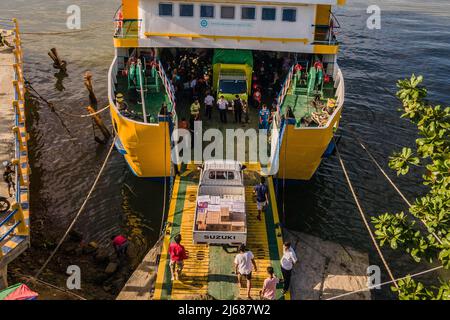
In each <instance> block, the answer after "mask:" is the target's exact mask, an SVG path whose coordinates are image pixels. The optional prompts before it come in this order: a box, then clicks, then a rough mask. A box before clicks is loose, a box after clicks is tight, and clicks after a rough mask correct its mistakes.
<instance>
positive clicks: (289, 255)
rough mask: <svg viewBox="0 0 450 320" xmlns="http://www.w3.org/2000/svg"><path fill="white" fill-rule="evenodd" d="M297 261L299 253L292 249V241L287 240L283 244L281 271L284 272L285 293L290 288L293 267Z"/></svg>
mask: <svg viewBox="0 0 450 320" xmlns="http://www.w3.org/2000/svg"><path fill="white" fill-rule="evenodd" d="M297 261H298V259H297V255H296V254H295V251H294V249H292V247H291V243H290V242H285V243H284V245H283V257H282V258H281V273H282V274H283V279H284V284H283V294H286V293H287V292H288V290H289V284H290V283H291V273H292V268H293V267H294V264H296V263H297Z"/></svg>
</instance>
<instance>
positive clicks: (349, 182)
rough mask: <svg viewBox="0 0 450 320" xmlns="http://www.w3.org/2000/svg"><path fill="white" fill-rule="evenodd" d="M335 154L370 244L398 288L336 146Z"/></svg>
mask: <svg viewBox="0 0 450 320" xmlns="http://www.w3.org/2000/svg"><path fill="white" fill-rule="evenodd" d="M336 154H337V156H338V159H339V163H340V164H341V167H342V171H343V172H344V176H345V179H346V180H347V184H348V186H349V188H350V191H351V193H352V195H353V199H354V200H355V203H356V206H357V207H358V211H359V213H360V215H361V218H362V220H363V222H364V225H365V226H366V228H367V231H368V232H369V235H370V238H371V239H372V242H373V244H374V246H375V248H376V250H377V252H378V255H379V256H380V258H381V260H382V262H383V264H384V266H385V268H386V270H387V272H388V274H389V277H390V278H391V280H392V281H393V283H394V285H395V287H396V288H398V285H397V282H396V281H395V278H394V276H393V274H392V271H391V269H390V268H389V265H388V264H387V262H386V260H385V258H384V256H383V253H382V252H381V250H380V247H379V246H378V243H377V241H376V239H375V236H374V235H373V233H372V230H371V229H370V226H369V223H368V222H367V219H366V217H365V215H364V211H363V209H362V208H361V205H360V203H359V200H358V197H357V196H356V193H355V190H354V189H353V185H352V182H351V181H350V178H349V176H348V173H347V169H346V168H345V165H344V162H343V161H342V157H341V154H340V152H339V149H338V147H337V145H336Z"/></svg>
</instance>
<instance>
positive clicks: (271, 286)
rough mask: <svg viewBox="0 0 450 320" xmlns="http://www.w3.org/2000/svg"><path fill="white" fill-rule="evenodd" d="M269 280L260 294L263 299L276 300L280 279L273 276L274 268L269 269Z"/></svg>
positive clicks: (266, 280) (265, 282)
mask: <svg viewBox="0 0 450 320" xmlns="http://www.w3.org/2000/svg"><path fill="white" fill-rule="evenodd" d="M267 274H268V278H266V279H265V280H264V284H263V288H262V290H261V292H260V293H259V296H260V297H261V299H265V300H275V294H276V292H277V284H278V282H279V280H278V278H277V277H275V276H274V275H273V268H272V267H267Z"/></svg>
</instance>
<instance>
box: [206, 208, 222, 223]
mask: <svg viewBox="0 0 450 320" xmlns="http://www.w3.org/2000/svg"><path fill="white" fill-rule="evenodd" d="M206 224H208V225H212V224H220V211H208V213H207V214H206Z"/></svg>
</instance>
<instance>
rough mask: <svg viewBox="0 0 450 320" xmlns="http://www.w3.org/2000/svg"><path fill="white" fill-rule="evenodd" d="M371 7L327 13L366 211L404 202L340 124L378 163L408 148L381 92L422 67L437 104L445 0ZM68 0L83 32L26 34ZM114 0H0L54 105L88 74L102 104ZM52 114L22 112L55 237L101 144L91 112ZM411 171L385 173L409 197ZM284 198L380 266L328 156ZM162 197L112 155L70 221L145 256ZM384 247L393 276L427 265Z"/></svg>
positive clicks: (443, 84) (295, 213)
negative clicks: (64, 72) (60, 66)
mask: <svg viewBox="0 0 450 320" xmlns="http://www.w3.org/2000/svg"><path fill="white" fill-rule="evenodd" d="M371 3H373V4H377V5H379V6H380V7H381V9H382V12H381V14H382V20H381V23H382V28H381V30H369V29H367V28H366V19H367V17H368V16H369V15H368V14H367V13H366V8H367V4H366V2H365V1H362V0H357V1H349V4H348V5H347V6H346V7H345V8H343V9H339V10H338V11H337V14H336V15H337V17H338V20H339V21H340V23H341V25H342V28H341V30H340V32H339V35H338V37H339V39H340V40H341V42H342V49H341V53H340V59H339V64H340V66H341V68H342V70H343V73H344V76H345V84H346V103H345V109H344V113H343V116H342V121H341V129H342V130H341V132H340V133H341V134H342V135H343V138H342V140H341V143H340V146H339V147H340V150H341V153H342V156H343V158H344V161H345V163H346V166H347V169H348V170H349V171H350V178H351V179H352V182H353V183H354V187H355V189H356V191H357V194H358V196H359V197H360V199H361V202H362V206H363V208H364V210H365V211H366V214H367V215H368V216H373V215H376V214H378V213H383V212H385V211H394V210H404V209H405V205H404V203H403V202H402V201H401V199H400V198H399V196H398V195H397V194H396V193H395V191H394V190H393V189H392V188H391V187H390V186H389V185H388V184H386V182H385V180H384V178H383V177H382V176H381V175H380V174H379V172H377V171H376V168H375V167H374V166H373V165H372V164H371V163H370V161H369V160H368V158H367V156H366V154H365V153H364V151H363V150H362V149H361V148H360V147H359V146H358V145H357V144H356V143H355V141H354V139H352V136H351V135H350V134H349V132H348V131H347V130H346V129H348V128H352V129H353V130H354V131H355V132H357V134H358V135H359V136H360V138H361V139H362V140H363V141H364V142H366V143H367V145H368V146H369V148H370V150H371V151H372V152H373V154H374V155H375V157H376V158H377V160H378V161H379V162H380V163H381V164H382V166H383V167H385V168H387V165H386V163H387V156H388V155H390V154H391V153H392V152H393V151H394V150H397V149H399V148H400V147H401V146H402V145H405V144H407V145H413V144H414V139H415V130H414V128H413V127H412V126H411V125H410V124H409V123H408V122H406V121H404V120H401V119H400V118H399V115H400V114H399V112H398V111H397V109H398V102H397V100H396V99H395V97H393V96H392V94H390V93H389V92H391V93H393V92H395V90H396V87H395V83H396V80H397V79H398V78H402V77H407V76H408V75H410V74H411V73H416V74H423V75H424V76H425V80H426V84H427V86H428V88H429V95H430V98H431V99H432V100H434V101H436V102H439V103H444V102H446V101H447V102H448V101H450V81H449V80H448V74H450V59H449V57H450V19H449V18H450V3H449V2H448V1H447V0H441V1H438V0H433V1H427V2H423V1H418V0H409V1H406V0H405V1H399V0H394V1H371ZM71 4H76V5H79V6H80V7H81V10H82V28H83V30H85V31H84V32H81V33H72V34H68V35H36V34H29V33H36V32H48V31H61V30H63V31H65V30H67V29H65V21H66V18H67V14H66V9H67V7H68V6H69V5H71ZM118 4H119V1H108V2H105V1H100V0H89V1H88V0H82V1H80V0H78V1H75V0H70V1H68V0H59V1H44V0H22V1H18V0H14V1H13V0H2V1H1V2H0V16H2V17H12V16H15V17H17V18H18V19H19V21H20V23H21V26H22V30H23V32H24V35H23V40H24V48H25V75H26V77H27V78H28V80H30V81H31V82H32V84H33V86H34V87H35V88H36V89H37V90H38V91H39V92H40V93H41V94H42V95H44V96H45V97H46V98H47V99H48V100H51V101H53V102H54V103H55V106H56V108H57V109H61V110H65V111H67V112H70V113H75V114H82V113H84V112H85V110H84V107H85V106H86V105H88V98H87V94H86V90H85V89H84V86H83V74H84V72H85V71H87V70H90V71H92V72H93V74H94V88H95V92H96V93H97V97H98V99H99V105H100V106H103V105H106V103H107V97H106V94H107V70H108V67H109V64H110V61H111V59H112V57H113V46H112V38H111V33H112V22H111V20H112V16H113V14H114V12H115V10H116V9H117V6H118ZM51 47H56V48H58V50H59V52H60V54H61V56H62V57H63V58H64V59H65V60H67V61H68V63H69V64H68V73H69V76H68V77H67V78H65V79H63V80H62V84H63V86H64V88H65V89H64V90H62V91H60V90H61V83H58V82H57V78H55V76H54V73H55V70H54V69H53V68H52V65H51V61H50V59H49V57H48V56H47V51H48V50H49V49H50V48H51ZM62 118H63V121H64V123H65V124H66V125H67V126H68V127H69V129H70V133H68V132H67V131H66V130H64V128H63V127H62V125H61V123H60V122H59V120H58V118H57V117H56V116H55V114H53V113H52V112H51V111H50V110H49V109H48V108H47V107H46V106H38V105H36V106H34V107H33V108H32V110H31V117H30V119H31V122H32V123H31V141H30V150H31V154H32V158H31V161H32V170H33V175H32V210H33V214H35V215H39V216H46V217H48V220H50V221H52V226H51V227H52V228H54V229H55V230H58V231H59V232H61V233H62V232H63V231H64V230H65V227H66V226H67V225H68V223H69V221H70V219H71V217H72V216H73V215H74V214H75V212H76V211H77V209H78V208H79V206H80V205H81V203H82V201H83V200H84V197H85V195H86V193H87V191H88V190H89V188H90V186H91V183H92V181H93V180H94V178H95V175H96V173H97V172H98V169H99V167H100V165H101V162H102V160H103V158H104V157H105V155H106V152H107V147H106V146H99V145H98V144H96V143H95V142H94V140H93V134H92V127H91V123H90V120H88V119H83V120H80V119H76V118H71V117H68V116H65V115H62ZM104 118H107V117H104ZM107 121H108V122H109V119H108V120H107ZM391 176H394V174H392V173H391ZM417 177H418V176H408V177H401V178H395V181H396V182H398V185H399V187H400V188H401V190H402V191H403V192H404V193H405V194H406V196H407V197H408V198H409V199H413V198H414V196H416V195H418V194H420V192H422V191H423V188H422V186H421V185H419V184H418V183H417V182H416V181H418V180H417ZM280 194H281V195H282V194H283V192H282V189H281V188H280ZM282 197H283V196H282ZM284 198H285V201H284V203H285V209H284V212H285V217H286V223H287V226H288V227H289V228H291V229H295V230H300V231H304V232H308V233H311V234H314V235H318V236H320V237H322V238H325V239H330V240H332V241H337V242H340V243H342V244H350V245H352V246H354V247H356V248H358V249H361V250H364V251H368V252H370V259H371V263H374V264H379V265H381V262H380V261H379V259H378V257H377V255H376V253H375V252H374V249H373V246H372V245H371V243H370V239H369V237H368V235H367V232H366V229H365V227H364V225H363V224H362V221H361V218H360V216H359V214H358V211H357V209H356V206H355V205H354V202H353V199H352V197H351V195H350V194H349V190H348V187H347V186H346V183H345V180H344V177H343V174H342V172H341V170H340V167H339V163H338V162H337V159H336V158H335V157H334V158H331V159H328V160H326V161H325V162H324V163H323V164H322V165H321V167H320V169H319V171H318V172H317V174H316V175H315V177H314V178H313V179H312V180H311V181H309V182H304V183H297V184H294V185H292V184H290V185H288V187H287V188H286V192H285V195H284ZM299 199H301V200H300V201H299ZM162 202H163V185H162V184H160V183H157V182H151V181H147V180H144V179H137V178H135V177H133V175H132V174H131V173H129V171H128V168H127V166H126V164H125V162H124V160H123V158H122V157H121V156H120V155H119V154H117V153H113V156H112V158H111V160H110V161H109V164H108V166H107V169H106V171H105V173H104V175H103V177H102V178H101V181H100V183H99V186H98V187H97V189H96V191H95V192H94V195H93V197H92V199H91V201H90V202H89V204H88V206H87V208H86V211H85V213H84V214H83V215H82V216H81V218H80V221H79V223H78V224H77V229H78V230H80V231H81V232H82V233H83V234H84V236H85V237H86V239H87V240H91V239H92V240H96V241H99V242H104V243H106V242H107V241H108V237H109V235H110V234H111V233H113V232H116V231H119V230H122V231H123V232H125V233H127V234H128V235H130V236H132V237H133V241H134V242H135V243H136V244H139V248H140V250H141V253H144V252H145V251H146V250H147V249H148V247H149V246H151V244H152V243H153V242H154V241H155V239H156V238H157V233H158V232H159V228H160V220H161V211H162ZM280 206H281V207H282V206H283V205H282V201H280ZM384 252H385V253H386V255H387V258H388V261H389V264H390V265H391V267H392V269H393V271H394V274H395V276H402V275H404V274H405V273H408V272H413V271H418V270H423V269H424V268H425V267H426V266H423V265H422V266H421V265H417V264H415V263H412V262H411V260H410V259H409V258H407V257H405V256H404V255H402V254H399V253H392V252H390V250H388V249H384ZM380 297H382V298H385V297H389V293H388V292H386V291H383V293H382V294H381V295H380Z"/></svg>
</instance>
